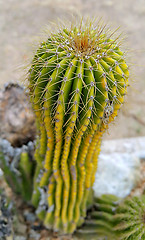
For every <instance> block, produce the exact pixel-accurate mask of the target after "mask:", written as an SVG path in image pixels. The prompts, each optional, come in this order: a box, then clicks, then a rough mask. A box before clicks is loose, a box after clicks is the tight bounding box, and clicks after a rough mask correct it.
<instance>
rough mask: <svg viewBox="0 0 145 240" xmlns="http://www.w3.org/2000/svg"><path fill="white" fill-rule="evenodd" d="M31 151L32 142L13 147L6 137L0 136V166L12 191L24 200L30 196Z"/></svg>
mask: <svg viewBox="0 0 145 240" xmlns="http://www.w3.org/2000/svg"><path fill="white" fill-rule="evenodd" d="M33 153H34V143H32V142H29V143H28V144H27V145H23V146H22V147H21V148H20V147H19V148H14V147H13V146H11V144H10V143H9V142H8V141H7V140H6V139H1V138H0V168H1V169H2V170H3V172H4V177H5V179H6V181H7V183H8V184H9V185H10V187H11V188H12V189H13V191H14V192H15V193H16V194H18V195H21V196H22V197H23V199H24V200H25V201H30V200H31V197H32V189H33V177H34V172H35V162H34V161H33ZM28 186H29V187H28Z"/></svg>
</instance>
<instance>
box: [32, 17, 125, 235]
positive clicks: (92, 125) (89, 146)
mask: <svg viewBox="0 0 145 240" xmlns="http://www.w3.org/2000/svg"><path fill="white" fill-rule="evenodd" d="M94 24H95V23H93V22H90V23H89V22H85V23H83V22H82V21H81V23H80V25H77V24H72V25H71V26H70V27H68V28H67V27H62V28H60V29H59V31H58V32H56V33H54V34H52V33H51V34H50V36H49V38H48V39H47V40H46V41H45V42H42V43H41V46H40V47H39V49H38V50H37V52H36V54H35V56H34V59H33V61H32V66H31V68H30V70H29V74H28V81H29V90H30V96H31V102H32V105H33V109H34V111H35V114H36V118H37V127H38V130H39V138H38V140H37V147H36V151H35V159H36V162H37V169H36V173H35V180H34V191H33V196H32V203H33V204H34V206H35V207H36V208H37V214H38V216H39V217H40V218H41V219H42V220H43V221H44V223H45V225H46V226H48V227H50V228H53V229H54V230H61V231H63V232H66V233H72V232H73V231H74V230H75V229H76V227H77V226H79V225H81V223H82V222H83V220H84V217H85V216H86V209H87V206H88V198H89V194H90V189H91V187H92V184H93V182H94V177H95V171H96V168H97V156H98V154H99V151H100V144H101V138H102V134H103V133H104V131H105V130H106V129H107V128H108V124H109V123H110V122H111V121H113V120H114V118H115V117H116V116H117V112H118V110H119V109H120V107H121V105H122V103H123V101H124V95H125V94H126V91H127V90H126V89H127V85H128V75H129V74H128V66H127V65H126V62H125V59H124V53H123V52H122V51H121V50H120V49H119V40H118V38H115V39H114V40H113V39H112V35H113V33H111V32H109V31H107V30H106V29H105V27H102V26H101V25H100V24H99V23H97V26H95V27H94ZM44 199H45V200H46V201H44ZM42 203H43V204H42Z"/></svg>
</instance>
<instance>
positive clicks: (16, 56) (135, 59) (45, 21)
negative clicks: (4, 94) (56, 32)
mask: <svg viewBox="0 0 145 240" xmlns="http://www.w3.org/2000/svg"><path fill="white" fill-rule="evenodd" d="M72 15H73V16H80V15H82V16H84V17H87V16H95V17H102V18H103V19H104V21H107V22H110V24H111V25H113V26H114V27H117V26H118V25H119V26H121V31H123V32H125V33H126V36H127V41H126V42H125V45H126V46H127V48H128V56H129V63H130V67H131V68H130V85H131V86H130V88H129V94H128V97H127V98H126V104H125V106H124V108H123V110H122V114H120V117H119V118H118V120H117V122H116V123H115V124H113V126H112V128H110V130H109V135H106V138H121V137H135V136H144V135H145V97H144V96H145V80H144V79H145V74H144V68H145V41H144V39H145V28H144V22H145V2H144V0H128V1H126V0H122V1H119V0H102V1H96V0H88V1H87V0H73V1H71V0H63V1H62V0H53V1H52V0H41V1H39V0H31V1H29V0H25V1H22V0H7V1H5V0H0V35H1V38H0V53H1V54H0V85H3V84H4V83H6V82H10V81H18V82H20V81H24V75H25V73H26V65H27V64H26V62H27V60H28V59H30V58H31V56H32V53H33V47H32V45H33V43H34V42H35V41H36V42H37V40H36V36H38V35H39V34H40V32H41V30H42V28H44V27H45V26H46V25H49V26H50V22H52V21H53V22H54V21H56V20H57V19H58V18H60V19H64V18H66V19H70V18H71V16H72Z"/></svg>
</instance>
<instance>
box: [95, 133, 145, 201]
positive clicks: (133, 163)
mask: <svg viewBox="0 0 145 240" xmlns="http://www.w3.org/2000/svg"><path fill="white" fill-rule="evenodd" d="M144 146H145V137H140V138H132V139H119V140H110V141H104V142H103V144H102V151H101V154H100V156H99V160H98V169H97V173H96V179H95V183H94V186H93V189H94V191H95V195H96V196H100V195H102V194H114V195H116V196H118V197H122V198H123V197H126V196H127V195H128V194H130V192H131V190H132V189H133V188H134V187H135V185H136V184H137V182H138V181H139V179H140V166H141V160H143V158H144V156H145V155H144Z"/></svg>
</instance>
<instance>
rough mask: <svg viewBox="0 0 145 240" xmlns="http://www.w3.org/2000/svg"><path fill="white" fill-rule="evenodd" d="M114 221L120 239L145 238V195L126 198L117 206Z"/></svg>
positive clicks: (140, 239)
mask: <svg viewBox="0 0 145 240" xmlns="http://www.w3.org/2000/svg"><path fill="white" fill-rule="evenodd" d="M114 223H115V227H114V231H115V233H116V235H117V236H118V239H120V240H137V239H138V240H143V239H145V196H144V195H143V196H139V197H137V196H135V197H132V198H131V197H129V198H127V199H125V200H124V201H123V202H122V203H121V204H120V205H119V206H118V208H117V211H116V214H115V217H114Z"/></svg>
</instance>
